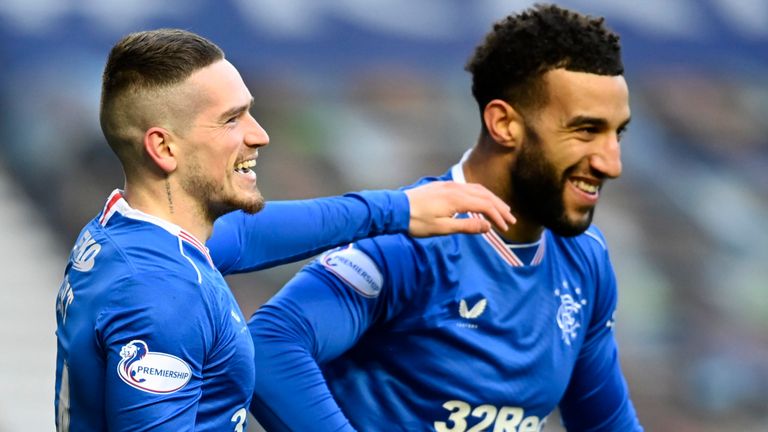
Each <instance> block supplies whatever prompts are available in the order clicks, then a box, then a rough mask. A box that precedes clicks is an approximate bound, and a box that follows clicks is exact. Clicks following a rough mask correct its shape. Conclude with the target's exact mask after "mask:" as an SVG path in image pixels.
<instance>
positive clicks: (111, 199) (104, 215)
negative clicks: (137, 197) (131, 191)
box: [99, 191, 123, 225]
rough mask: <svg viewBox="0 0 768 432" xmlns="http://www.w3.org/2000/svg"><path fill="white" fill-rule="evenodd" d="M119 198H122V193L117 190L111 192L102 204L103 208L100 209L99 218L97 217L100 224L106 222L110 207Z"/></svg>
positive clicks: (110, 211) (110, 210)
mask: <svg viewBox="0 0 768 432" xmlns="http://www.w3.org/2000/svg"><path fill="white" fill-rule="evenodd" d="M121 199H123V194H121V193H120V192H119V191H115V192H114V193H112V196H111V197H109V199H108V200H107V204H106V205H105V206H104V210H102V211H101V218H100V219H99V223H100V224H101V225H105V224H106V223H107V220H108V219H109V216H111V215H112V214H111V213H112V208H113V207H114V206H115V204H117V202H118V201H120V200H121Z"/></svg>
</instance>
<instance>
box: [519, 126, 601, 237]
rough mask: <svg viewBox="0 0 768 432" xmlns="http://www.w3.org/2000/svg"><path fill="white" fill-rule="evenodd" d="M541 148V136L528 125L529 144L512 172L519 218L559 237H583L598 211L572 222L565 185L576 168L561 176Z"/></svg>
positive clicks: (527, 143)
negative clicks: (565, 194)
mask: <svg viewBox="0 0 768 432" xmlns="http://www.w3.org/2000/svg"><path fill="white" fill-rule="evenodd" d="M541 147H542V146H541V138H540V137H539V135H538V133H537V132H536V131H535V130H534V129H533V128H531V127H529V126H528V125H526V126H525V143H524V145H523V146H522V149H521V150H520V154H519V155H518V157H517V162H516V163H515V166H514V167H513V168H512V172H511V181H512V201H513V204H514V205H513V208H514V209H515V211H516V212H517V213H518V215H519V216H521V217H523V218H525V219H529V220H531V221H534V222H536V223H537V224H539V225H541V226H544V227H546V228H548V229H549V230H551V231H552V232H554V233H555V234H557V235H559V236H563V237H573V236H576V235H579V234H581V233H583V232H584V231H585V230H586V229H587V228H589V225H590V224H591V223H592V217H593V215H594V208H593V209H590V210H589V213H588V215H587V218H586V219H585V220H580V221H572V220H570V219H569V218H568V214H567V213H566V211H565V203H564V201H563V199H564V191H565V186H566V185H565V182H566V179H567V178H568V177H569V175H570V173H571V172H572V171H573V170H574V169H576V167H575V166H573V167H570V168H568V169H567V170H566V171H565V172H564V173H562V174H558V172H557V168H556V167H555V166H554V165H553V164H552V163H551V162H550V161H549V160H548V159H547V158H546V156H545V155H544V153H543V151H542V148H541Z"/></svg>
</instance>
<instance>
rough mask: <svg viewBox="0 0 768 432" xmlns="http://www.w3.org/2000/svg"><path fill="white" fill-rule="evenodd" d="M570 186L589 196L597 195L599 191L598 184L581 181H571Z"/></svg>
mask: <svg viewBox="0 0 768 432" xmlns="http://www.w3.org/2000/svg"><path fill="white" fill-rule="evenodd" d="M571 184H572V185H573V186H575V187H576V189H578V190H580V191H582V192H584V193H585V194H589V195H597V193H598V192H599V191H600V185H599V184H593V183H588V182H586V181H584V180H581V179H571Z"/></svg>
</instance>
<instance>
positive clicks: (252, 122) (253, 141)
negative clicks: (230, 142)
mask: <svg viewBox="0 0 768 432" xmlns="http://www.w3.org/2000/svg"><path fill="white" fill-rule="evenodd" d="M246 121H247V122H248V129H247V130H246V132H245V136H244V137H243V141H244V142H245V145H247V146H249V147H263V146H265V145H267V144H269V135H268V134H267V131H265V130H264V128H263V127H261V125H260V124H259V122H257V121H256V119H255V118H253V116H252V115H251V114H250V113H248V116H247V119H246Z"/></svg>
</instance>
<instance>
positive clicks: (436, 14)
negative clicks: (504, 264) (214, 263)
mask: <svg viewBox="0 0 768 432" xmlns="http://www.w3.org/2000/svg"><path fill="white" fill-rule="evenodd" d="M531 3H532V2H529V1H512V0H475V1H472V2H468V1H462V0H420V1H412V0H386V1H385V0H366V1H355V0H279V1H278V0H274V1H268V0H256V1H253V0H226V1H213V0H210V1H207V0H166V1H162V2H158V1H148V0H135V1H131V2H124V1H118V0H80V1H76V0H3V1H2V2H0V64H2V66H1V67H0V113H1V114H0V136H2V143H0V234H1V235H2V238H3V239H4V241H5V245H6V246H5V247H3V248H2V255H0V256H1V258H0V262H2V271H1V272H0V277H1V278H2V279H1V280H0V290H1V292H2V297H0V337H2V340H3V346H4V347H5V348H4V349H3V351H2V355H0V385H2V391H1V392H0V431H2V432H11V431H21V430H34V431H44V430H52V429H53V374H54V364H55V363H54V356H55V338H54V329H55V320H54V297H55V296H56V292H57V289H58V285H59V283H60V278H61V273H62V270H63V267H64V263H65V261H66V257H67V253H68V249H69V248H70V247H71V244H72V242H73V240H74V238H75V236H76V234H77V232H78V231H79V229H80V227H81V226H82V225H83V224H84V223H85V222H86V221H87V220H89V219H90V218H91V217H92V216H93V215H95V214H96V213H97V212H98V211H99V210H100V208H101V206H102V204H103V202H104V199H105V198H106V197H107V194H108V193H109V192H110V191H111V190H112V189H113V188H115V187H120V186H121V185H122V173H121V171H120V168H119V165H118V163H117V160H116V158H115V157H114V156H113V155H112V154H111V152H110V150H109V149H108V147H107V145H106V144H105V143H104V140H103V138H102V136H101V132H100V130H99V124H98V118H97V117H98V116H97V112H98V99H99V83H100V74H101V69H102V67H103V63H104V60H105V58H106V55H107V52H108V50H109V48H110V47H111V45H112V44H113V43H114V42H115V41H116V40H117V39H119V38H120V37H121V36H122V35H123V34H125V33H128V32H131V31H136V30H142V29H148V28H155V27H165V26H169V27H181V28H185V29H189V30H192V31H195V32H198V33H201V34H203V35H205V36H207V37H209V38H211V39H212V40H214V41H215V42H216V43H218V44H219V45H220V46H221V47H222V48H223V49H224V50H225V51H226V52H227V55H228V58H229V59H230V60H231V61H232V62H233V63H234V64H235V65H236V66H238V67H239V68H240V70H241V73H242V74H243V76H244V78H245V79H246V81H247V83H248V84H249V86H250V88H251V91H252V93H253V95H254V96H255V98H256V104H255V107H254V109H253V112H254V115H255V117H256V118H257V120H259V122H260V123H261V124H262V125H263V126H264V127H265V128H266V129H267V131H268V132H269V134H270V136H271V139H272V143H271V144H270V146H269V147H267V148H266V149H264V150H263V151H262V152H261V155H260V159H259V166H258V168H257V171H258V174H259V184H260V187H261V188H262V191H263V192H264V193H265V195H266V196H267V197H268V198H269V199H293V198H307V197H315V196H322V195H331V194H338V193H342V192H345V191H348V190H354V189H363V188H383V187H396V186H399V185H403V184H407V183H410V182H411V181H413V180H414V179H416V178H418V177H420V176H422V175H425V174H439V173H442V172H443V171H444V170H446V169H447V168H448V167H449V166H450V165H451V164H452V163H454V162H455V161H456V160H457V159H458V158H459V157H460V155H461V154H462V152H463V151H464V150H465V149H466V148H468V147H469V146H470V145H471V144H473V143H474V140H475V138H476V135H477V133H478V130H479V129H478V124H479V123H478V115H477V113H476V109H475V104H474V101H473V100H472V98H471V94H470V84H469V76H468V74H466V73H465V72H463V65H464V62H465V61H466V59H467V58H468V57H469V55H470V53H471V52H472V50H473V49H474V47H475V45H476V44H477V43H479V42H480V40H481V38H482V36H483V35H484V34H485V32H486V31H487V30H488V29H490V26H491V23H492V22H493V21H496V20H498V19H500V18H502V17H504V16H506V15H507V14H509V13H510V12H513V11H517V10H520V9H521V8H524V7H527V6H529V5H530V4H531ZM559 3H560V4H561V5H563V6H567V7H573V8H575V9H578V10H580V11H582V12H587V13H591V14H596V15H605V16H607V18H608V22H609V23H610V24H611V27H613V28H614V29H616V30H618V31H619V32H620V33H621V34H622V36H623V44H624V50H625V59H626V66H627V73H626V76H627V79H628V81H629V84H630V89H631V92H632V99H631V102H632V109H633V117H634V119H633V122H632V125H631V127H630V131H629V133H628V135H627V137H626V139H625V141H624V146H623V150H624V163H625V175H624V177H623V178H622V179H621V180H620V181H616V182H613V183H612V184H610V185H609V187H608V188H606V191H605V197H604V200H602V203H601V205H600V208H599V209H598V212H597V217H596V220H597V222H598V224H599V225H600V226H601V227H602V229H603V231H605V233H606V235H607V237H608V240H609V243H610V245H611V249H612V253H613V258H614V262H615V265H616V269H617V273H618V278H619V282H620V290H621V291H620V309H619V314H618V318H619V325H618V330H617V331H618V336H619V339H620V348H621V352H622V361H623V366H624V369H625V372H626V374H627V377H628V380H629V383H630V386H631V388H632V391H633V397H634V401H635V404H636V406H637V408H638V411H639V413H640V416H641V417H642V419H643V422H644V424H645V425H646V427H647V430H649V431H682V432H687V431H697V432H700V431H704V432H706V431H713V432H714V431H724V430H727V431H744V432H749V431H763V432H765V431H768V265H767V263H768V230H767V229H766V228H765V224H766V221H767V220H768V115H767V114H766V113H768V1H766V0H646V1H643V2H638V1H630V0H570V1H561V2H559ZM297 269H298V266H286V267H283V268H279V269H275V270H270V271H264V272H261V273H258V274H254V275H247V276H237V277H233V278H231V279H230V282H231V285H232V287H233V289H234V290H235V292H236V294H237V296H238V299H239V300H240V302H241V306H242V308H243V311H244V313H245V314H246V316H249V315H250V314H251V313H252V312H253V310H254V309H255V308H256V307H257V306H258V305H259V304H261V303H262V302H263V301H264V300H265V299H267V298H268V297H269V296H270V295H271V294H272V293H274V292H275V291H276V290H277V289H278V288H279V287H280V286H281V284H283V283H284V282H285V281H287V280H288V278H289V277H290V276H291V275H292V274H293V273H294V272H295V271H296V270H297ZM252 429H253V428H252ZM255 429H258V427H255ZM547 430H549V431H557V430H561V429H560V428H559V425H558V424H557V421H556V420H553V421H550V423H549V425H548V427H547Z"/></svg>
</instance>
